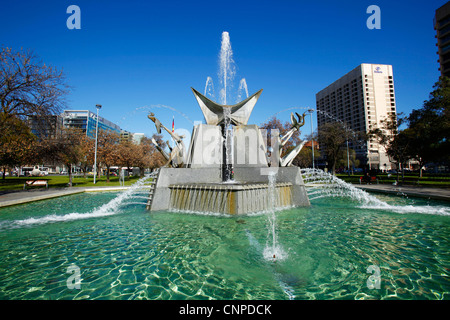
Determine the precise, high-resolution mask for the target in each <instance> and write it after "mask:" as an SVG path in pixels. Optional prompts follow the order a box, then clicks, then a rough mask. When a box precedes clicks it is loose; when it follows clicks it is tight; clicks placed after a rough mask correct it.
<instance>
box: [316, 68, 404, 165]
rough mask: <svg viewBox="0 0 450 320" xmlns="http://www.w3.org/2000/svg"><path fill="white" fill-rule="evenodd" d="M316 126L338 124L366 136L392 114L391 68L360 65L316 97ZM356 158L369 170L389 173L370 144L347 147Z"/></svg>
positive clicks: (379, 148) (382, 152) (385, 162)
mask: <svg viewBox="0 0 450 320" xmlns="http://www.w3.org/2000/svg"><path fill="white" fill-rule="evenodd" d="M316 107H317V124H318V130H319V131H320V128H321V126H323V125H324V124H325V123H327V122H331V121H336V120H339V121H342V122H344V123H345V124H346V126H347V127H348V128H349V129H351V130H352V131H354V132H358V131H362V132H368V131H369V130H370V129H372V128H374V127H375V126H377V127H378V128H381V124H380V121H381V120H383V119H386V118H387V117H388V116H389V114H390V113H395V112H396V105H395V93H394V76H393V72H392V66H391V65H383V64H366V63H364V64H361V65H359V66H358V67H356V68H355V69H353V70H352V71H350V72H349V73H347V74H346V75H344V76H343V77H341V78H340V79H338V80H336V81H335V82H333V83H332V84H330V85H329V86H328V87H326V88H325V89H323V90H321V91H320V92H318V93H317V94H316ZM350 147H351V148H353V149H354V150H355V151H356V155H357V157H358V158H359V159H360V160H361V161H362V162H363V163H366V164H367V165H368V166H369V167H370V168H371V169H378V168H379V169H383V170H389V169H391V168H392V165H393V164H392V163H391V162H390V161H389V158H388V156H387V155H386V152H385V150H384V148H383V147H382V146H380V145H378V144H377V143H375V142H374V141H368V142H364V143H361V142H360V143H350Z"/></svg>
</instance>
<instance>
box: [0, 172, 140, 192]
mask: <svg viewBox="0 0 450 320" xmlns="http://www.w3.org/2000/svg"><path fill="white" fill-rule="evenodd" d="M28 180H47V181H48V187H49V188H64V187H67V184H68V183H69V176H68V175H62V176H45V177H6V179H5V180H3V179H1V178H0V191H6V190H22V189H23V185H24V184H25V181H28ZM109 180H110V182H109V183H107V182H106V176H102V177H100V178H99V179H97V180H96V184H94V178H93V177H92V176H88V177H86V178H84V177H83V176H73V177H72V186H73V187H93V186H96V187H104V186H108V187H114V186H120V183H119V177H110V178H109ZM137 180H139V177H128V178H125V185H126V186H129V185H132V184H133V183H135V182H136V181H137ZM40 188H42V187H40Z"/></svg>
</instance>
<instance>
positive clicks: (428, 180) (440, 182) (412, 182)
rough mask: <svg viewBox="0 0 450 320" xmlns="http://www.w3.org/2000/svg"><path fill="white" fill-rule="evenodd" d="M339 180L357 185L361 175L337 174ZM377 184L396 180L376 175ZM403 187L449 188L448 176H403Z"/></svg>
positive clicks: (449, 180)
mask: <svg viewBox="0 0 450 320" xmlns="http://www.w3.org/2000/svg"><path fill="white" fill-rule="evenodd" d="M336 176H337V177H338V178H339V179H342V180H344V181H345V182H348V183H354V184H359V178H360V177H362V176H363V175H362V174H354V175H351V176H348V175H347V174H337V175H336ZM377 178H378V183H379V184H393V183H394V182H395V180H396V179H397V175H396V174H391V175H390V176H388V175H387V174H379V175H377ZM402 182H403V185H405V186H422V187H436V188H450V176H448V175H437V176H433V175H429V176H427V175H424V176H423V177H422V178H419V176H418V175H414V174H405V178H404V180H403V181H402V176H401V175H400V177H399V183H400V184H401V183H402Z"/></svg>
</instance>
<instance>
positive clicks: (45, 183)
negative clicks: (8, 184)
mask: <svg viewBox="0 0 450 320" xmlns="http://www.w3.org/2000/svg"><path fill="white" fill-rule="evenodd" d="M44 186H45V188H47V189H48V181H47V180H27V181H25V184H24V185H23V190H25V189H26V188H27V187H44Z"/></svg>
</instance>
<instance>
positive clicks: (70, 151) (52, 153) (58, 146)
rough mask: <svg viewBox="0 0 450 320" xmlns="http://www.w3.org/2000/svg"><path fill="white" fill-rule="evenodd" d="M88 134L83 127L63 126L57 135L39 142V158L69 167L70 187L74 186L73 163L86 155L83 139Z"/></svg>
mask: <svg viewBox="0 0 450 320" xmlns="http://www.w3.org/2000/svg"><path fill="white" fill-rule="evenodd" d="M85 136H86V135H85V134H84V133H83V132H82V130H81V129H76V128H62V130H61V133H60V134H59V135H57V136H55V137H51V138H48V139H44V140H42V141H40V143H39V159H40V160H43V161H54V162H59V163H63V164H64V165H65V166H67V168H68V173H69V183H68V185H69V187H71V186H72V165H74V164H77V163H79V162H80V161H81V159H82V158H83V157H84V153H83V148H82V141H83V139H84V137H85Z"/></svg>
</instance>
